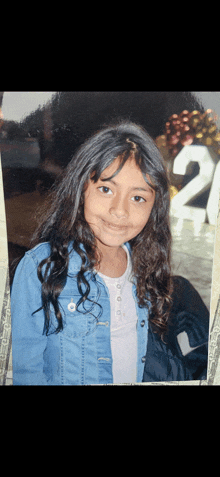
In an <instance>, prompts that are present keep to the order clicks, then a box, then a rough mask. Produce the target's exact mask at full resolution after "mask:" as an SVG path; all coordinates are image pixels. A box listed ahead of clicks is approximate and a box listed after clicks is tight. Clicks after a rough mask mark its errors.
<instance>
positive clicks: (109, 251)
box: [96, 246, 127, 278]
mask: <svg viewBox="0 0 220 477" xmlns="http://www.w3.org/2000/svg"><path fill="white" fill-rule="evenodd" d="M99 250H100V252H101V257H102V258H101V262H100V264H99V266H98V265H97V267H96V270H97V272H101V273H102V274H103V275H106V276H107V277H111V278H118V277H121V276H122V275H123V273H124V272H125V270H126V268H127V254H126V251H125V250H124V249H123V248H122V247H118V248H117V247H106V246H104V249H103V247H99Z"/></svg>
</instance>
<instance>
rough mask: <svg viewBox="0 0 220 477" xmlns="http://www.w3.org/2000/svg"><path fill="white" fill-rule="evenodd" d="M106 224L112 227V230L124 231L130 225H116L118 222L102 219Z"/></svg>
mask: <svg viewBox="0 0 220 477" xmlns="http://www.w3.org/2000/svg"><path fill="white" fill-rule="evenodd" d="M102 221H103V223H104V225H105V226H106V227H107V228H109V229H111V230H115V231H116V230H118V231H124V230H127V228H128V225H116V224H111V223H110V222H107V221H106V220H104V219H102Z"/></svg>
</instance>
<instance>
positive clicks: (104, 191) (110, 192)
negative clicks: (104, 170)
mask: <svg viewBox="0 0 220 477" xmlns="http://www.w3.org/2000/svg"><path fill="white" fill-rule="evenodd" d="M98 189H99V190H100V191H101V192H103V193H104V194H108V195H110V194H112V191H111V189H109V187H105V186H102V187H98Z"/></svg>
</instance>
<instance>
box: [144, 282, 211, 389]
mask: <svg viewBox="0 0 220 477" xmlns="http://www.w3.org/2000/svg"><path fill="white" fill-rule="evenodd" d="M173 280H174V291H173V305H172V309H171V313H170V318H169V325H168V331H167V334H166V336H165V337H164V341H162V340H161V338H160V336H159V335H158V333H156V332H155V329H154V328H153V325H152V324H151V323H149V330H148V344H147V353H146V356H145V366H144V374H143V382H157V381H158V382H159V381H188V380H195V379H197V380H202V379H206V378H207V361H208V336H209V312H208V309H207V308H206V306H205V304H204V303H203V301H202V299H201V297H200V295H199V293H198V292H197V291H196V290H195V288H194V287H193V286H192V284H191V283H190V282H189V281H188V280H187V279H185V278H183V277H180V276H176V277H174V278H173ZM182 332H185V333H186V334H187V336H188V340H189V346H190V348H189V352H188V353H187V354H186V355H184V354H183V353H182V350H181V348H180V346H179V343H178V339H177V337H178V335H179V334H180V333H182Z"/></svg>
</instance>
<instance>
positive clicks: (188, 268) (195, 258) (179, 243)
mask: <svg viewBox="0 0 220 477" xmlns="http://www.w3.org/2000/svg"><path fill="white" fill-rule="evenodd" d="M171 230H172V237H173V246H172V257H173V260H172V262H173V273H174V274H176V275H182V276H184V277H185V278H187V279H188V280H189V281H190V282H191V283H192V285H193V286H194V287H195V288H196V290H197V291H198V292H199V294H200V295H201V297H202V299H203V301H204V302H205V304H206V306H207V308H208V309H210V300H211V284H212V267H213V256H214V240H215V227H214V226H213V225H209V224H196V223H195V222H193V221H190V220H182V219H178V218H176V217H172V218H171Z"/></svg>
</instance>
